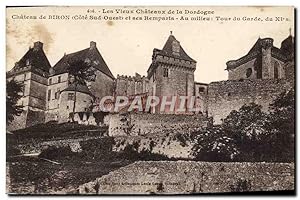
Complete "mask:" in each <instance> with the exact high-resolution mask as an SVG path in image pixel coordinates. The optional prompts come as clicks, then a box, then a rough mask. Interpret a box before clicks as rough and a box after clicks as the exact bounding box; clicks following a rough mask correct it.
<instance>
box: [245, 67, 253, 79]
mask: <svg viewBox="0 0 300 200" xmlns="http://www.w3.org/2000/svg"><path fill="white" fill-rule="evenodd" d="M251 74H252V69H251V68H248V69H247V71H246V77H247V78H249V77H250V76H251Z"/></svg>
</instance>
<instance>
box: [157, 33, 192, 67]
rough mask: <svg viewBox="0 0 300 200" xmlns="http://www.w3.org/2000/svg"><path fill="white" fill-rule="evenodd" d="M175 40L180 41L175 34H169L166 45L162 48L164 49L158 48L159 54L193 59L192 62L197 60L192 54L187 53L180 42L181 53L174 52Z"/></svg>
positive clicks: (188, 59)
mask: <svg viewBox="0 0 300 200" xmlns="http://www.w3.org/2000/svg"><path fill="white" fill-rule="evenodd" d="M174 41H177V42H178V43H179V41H178V40H176V38H175V37H174V35H172V34H171V35H170V36H169V38H168V40H167V42H166V43H165V45H164V47H163V48H162V50H158V49H157V51H158V54H160V55H165V56H169V57H174V58H178V59H183V60H187V61H191V62H196V61H195V60H194V59H192V58H191V57H190V56H188V55H187V53H186V52H185V51H184V49H183V48H182V46H181V45H180V43H179V46H180V51H179V55H177V54H174V53H173V42H174Z"/></svg>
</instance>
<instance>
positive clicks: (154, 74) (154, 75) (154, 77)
mask: <svg viewBox="0 0 300 200" xmlns="http://www.w3.org/2000/svg"><path fill="white" fill-rule="evenodd" d="M155 80H156V71H155V72H154V73H153V82H154V81H155Z"/></svg>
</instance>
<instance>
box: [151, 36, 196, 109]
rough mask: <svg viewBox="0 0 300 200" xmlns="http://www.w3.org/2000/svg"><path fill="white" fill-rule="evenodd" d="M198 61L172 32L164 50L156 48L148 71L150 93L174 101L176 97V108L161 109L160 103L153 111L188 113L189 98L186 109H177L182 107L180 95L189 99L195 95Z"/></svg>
mask: <svg viewBox="0 0 300 200" xmlns="http://www.w3.org/2000/svg"><path fill="white" fill-rule="evenodd" d="M195 70H196V61H195V60H194V59H192V58H191V57H189V56H188V55H187V53H186V52H185V51H184V49H183V48H182V46H181V45H180V42H179V41H178V40H176V38H175V37H174V35H172V33H171V34H170V36H169V38H168V40H167V42H166V43H165V45H164V47H163V49H162V50H159V49H154V50H153V55H152V63H151V65H150V67H149V69H148V71H147V73H148V79H149V90H150V91H149V95H150V96H157V97H159V98H160V99H161V100H162V98H163V97H165V98H167V99H168V102H170V101H172V98H176V103H175V109H172V108H171V107H170V106H169V108H167V107H165V109H161V106H160V104H159V105H158V106H157V107H155V108H154V109H152V113H169V114H177V113H182V112H183V113H186V111H187V107H188V103H189V100H187V101H186V102H185V103H184V104H185V105H184V107H185V111H177V110H178V109H176V108H179V107H180V100H179V97H180V96H186V97H187V98H188V99H190V98H189V97H192V96H193V95H194V71H195ZM160 102H161V101H160Z"/></svg>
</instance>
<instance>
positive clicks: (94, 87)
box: [87, 70, 115, 99]
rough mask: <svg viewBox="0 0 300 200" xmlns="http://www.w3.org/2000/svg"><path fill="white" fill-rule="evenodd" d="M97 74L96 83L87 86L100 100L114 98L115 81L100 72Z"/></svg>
mask: <svg viewBox="0 0 300 200" xmlns="http://www.w3.org/2000/svg"><path fill="white" fill-rule="evenodd" d="M95 74H96V79H95V81H91V82H90V83H88V84H87V85H88V86H89V90H90V91H91V92H92V94H93V95H94V96H95V97H96V98H100V99H101V98H102V97H104V96H112V95H113V93H114V89H115V88H114V87H115V80H114V79H112V78H111V77H109V76H107V75H106V74H104V73H102V72H100V71H98V70H97V71H96V72H95Z"/></svg>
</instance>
